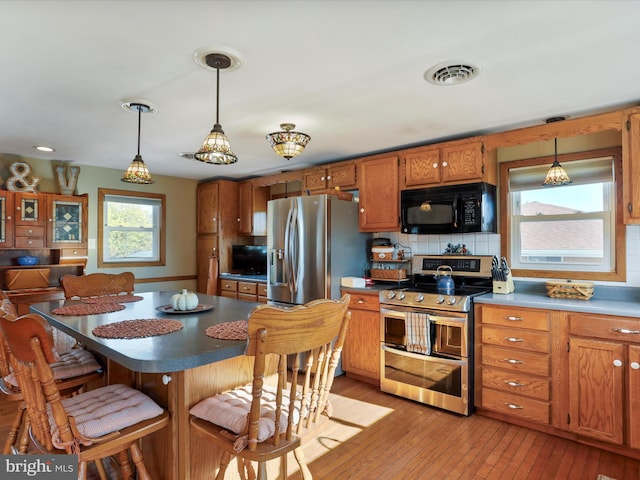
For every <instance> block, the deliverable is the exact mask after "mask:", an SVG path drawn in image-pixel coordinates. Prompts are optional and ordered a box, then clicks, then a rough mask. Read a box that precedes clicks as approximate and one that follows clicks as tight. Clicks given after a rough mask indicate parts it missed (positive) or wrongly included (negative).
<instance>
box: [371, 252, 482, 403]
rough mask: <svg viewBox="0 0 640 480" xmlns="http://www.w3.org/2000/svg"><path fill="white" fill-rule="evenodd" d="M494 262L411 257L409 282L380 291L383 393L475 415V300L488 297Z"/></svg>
mask: <svg viewBox="0 0 640 480" xmlns="http://www.w3.org/2000/svg"><path fill="white" fill-rule="evenodd" d="M492 259H493V257H492V256H489V255H486V256H478V255H465V256H447V255H415V256H414V257H413V261H412V265H413V274H412V276H411V278H410V279H409V281H408V282H406V283H405V284H399V285H398V286H397V287H396V286H394V287H393V288H390V289H387V290H382V291H380V304H381V305H380V306H381V308H380V348H381V356H380V357H381V368H380V387H381V389H382V391H384V392H388V393H392V394H395V395H399V396H402V397H405V398H409V399H411V400H416V401H419V402H422V403H425V404H428V405H433V406H435V407H439V408H443V409H445V410H450V411H452V412H456V413H459V414H462V415H470V414H471V413H473V344H474V339H473V330H474V328H473V297H474V296H476V295H480V294H482V293H486V292H489V291H491V289H492V281H491V267H492ZM441 267H444V268H441ZM443 275H449V276H450V278H443ZM451 280H453V286H452V285H451ZM452 287H453V291H452V290H451V288H452Z"/></svg>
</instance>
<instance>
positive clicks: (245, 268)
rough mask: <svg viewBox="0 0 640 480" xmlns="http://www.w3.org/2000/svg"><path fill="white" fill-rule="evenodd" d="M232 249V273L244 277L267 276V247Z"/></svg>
mask: <svg viewBox="0 0 640 480" xmlns="http://www.w3.org/2000/svg"><path fill="white" fill-rule="evenodd" d="M231 248H232V250H231V270H232V273H239V274H242V275H266V274H267V246H266V245H232V247H231Z"/></svg>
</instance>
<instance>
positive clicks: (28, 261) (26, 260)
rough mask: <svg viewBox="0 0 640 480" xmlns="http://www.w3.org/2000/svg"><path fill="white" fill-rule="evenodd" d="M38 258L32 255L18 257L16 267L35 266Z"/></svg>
mask: <svg viewBox="0 0 640 480" xmlns="http://www.w3.org/2000/svg"><path fill="white" fill-rule="evenodd" d="M37 263H38V257H34V256H33V255H25V256H24V257H18V265H37Z"/></svg>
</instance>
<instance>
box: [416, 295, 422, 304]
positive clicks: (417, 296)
mask: <svg viewBox="0 0 640 480" xmlns="http://www.w3.org/2000/svg"><path fill="white" fill-rule="evenodd" d="M423 301H424V295H423V294H421V293H419V294H418V295H416V302H423Z"/></svg>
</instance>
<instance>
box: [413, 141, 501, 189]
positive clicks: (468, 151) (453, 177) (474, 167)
mask: <svg viewBox="0 0 640 480" xmlns="http://www.w3.org/2000/svg"><path fill="white" fill-rule="evenodd" d="M482 181H484V182H488V183H491V184H494V185H495V184H496V182H497V165H496V164H495V162H493V164H491V162H489V161H488V158H487V156H486V155H485V150H484V145H483V142H482V139H477V138H476V139H474V140H457V141H453V142H446V143H441V144H436V145H429V146H426V147H419V148H415V149H410V150H407V151H405V154H404V161H403V169H402V177H401V188H403V189H405V188H416V187H426V186H435V185H444V184H463V183H471V182H482Z"/></svg>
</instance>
